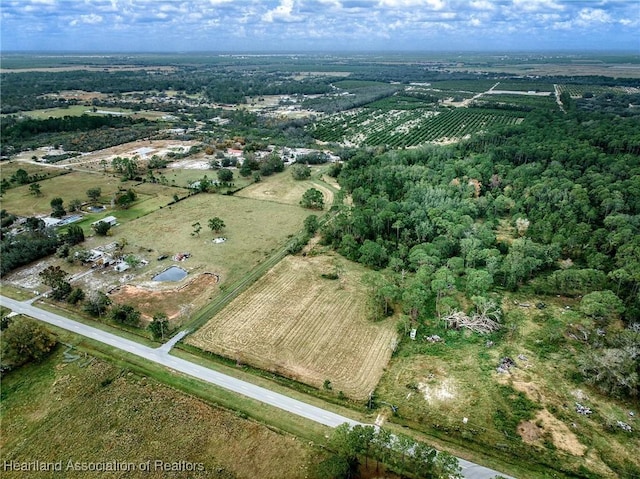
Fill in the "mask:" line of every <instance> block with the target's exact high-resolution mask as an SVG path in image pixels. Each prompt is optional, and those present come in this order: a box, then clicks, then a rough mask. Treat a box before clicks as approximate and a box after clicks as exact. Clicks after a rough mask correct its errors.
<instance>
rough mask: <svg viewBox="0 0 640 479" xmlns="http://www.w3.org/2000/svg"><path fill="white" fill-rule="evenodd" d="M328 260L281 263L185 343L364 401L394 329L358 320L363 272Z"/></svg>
mask: <svg viewBox="0 0 640 479" xmlns="http://www.w3.org/2000/svg"><path fill="white" fill-rule="evenodd" d="M335 261H338V260H337V259H336V258H335V257H332V256H315V257H309V256H308V257H302V256H295V257H293V256H287V257H286V258H285V259H283V260H282V261H281V262H280V263H279V264H278V265H276V266H275V267H274V268H273V269H271V270H270V271H269V272H268V273H267V274H266V275H265V276H263V277H262V279H261V280H260V281H258V282H257V283H256V284H254V285H253V286H251V287H250V288H249V289H248V290H247V291H245V292H244V293H243V294H242V295H240V296H239V297H238V298H236V299H235V300H234V301H233V302H232V303H231V304H229V306H227V307H226V308H225V309H224V310H223V311H222V312H221V313H219V314H218V315H217V316H215V317H214V318H213V319H211V320H210V321H209V322H208V323H207V324H205V325H204V326H203V327H202V328H201V329H200V330H199V331H197V332H196V333H195V334H194V335H192V336H190V337H189V339H188V340H187V342H189V343H190V344H192V345H194V346H196V347H199V348H201V349H204V350H207V351H212V352H214V353H216V354H220V355H222V356H226V357H229V358H232V359H237V360H238V361H240V362H246V363H248V364H251V365H253V366H257V367H260V368H263V369H266V370H270V371H274V372H277V373H279V374H282V375H284V376H287V377H291V378H293V379H296V380H298V381H301V382H305V383H308V384H311V385H313V386H316V387H322V385H323V382H324V381H325V380H327V379H328V380H329V381H331V384H332V386H333V390H334V391H343V392H344V393H345V394H346V395H347V396H349V397H352V398H354V399H364V398H366V397H367V396H368V394H369V393H370V392H371V391H373V389H375V387H376V384H377V383H378V380H379V379H380V377H381V375H382V373H383V369H384V368H385V366H386V364H387V362H388V361H389V358H390V357H391V353H392V350H391V347H392V343H394V342H395V338H396V333H395V322H394V321H393V320H391V319H389V320H385V321H382V322H377V323H373V322H371V321H368V320H367V319H366V305H365V302H366V293H365V288H364V286H363V284H362V282H361V277H362V274H363V273H364V272H365V269H364V268H362V267H361V266H358V265H356V264H353V263H347V262H346V260H339V261H341V262H342V263H344V264H346V267H345V268H344V270H345V271H344V273H342V274H341V277H340V279H339V280H328V279H324V278H322V277H321V274H322V273H326V272H331V271H333V268H334V267H335Z"/></svg>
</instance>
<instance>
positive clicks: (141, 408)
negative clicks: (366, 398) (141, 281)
mask: <svg viewBox="0 0 640 479" xmlns="http://www.w3.org/2000/svg"><path fill="white" fill-rule="evenodd" d="M64 349H65V347H64V346H60V347H59V348H58V351H57V352H56V353H54V354H53V356H52V357H51V358H50V359H48V360H46V361H45V362H44V363H42V364H39V365H28V366H25V367H23V368H22V369H20V370H19V371H16V372H14V373H11V374H9V375H7V376H5V377H3V380H2V403H0V419H1V423H2V435H1V439H0V446H1V447H0V451H1V453H0V460H1V461H2V462H3V464H6V462H5V461H20V462H23V461H24V462H27V461H34V460H35V459H37V460H39V461H41V462H55V461H62V462H63V469H62V471H63V472H55V471H51V472H46V471H40V472H37V473H34V472H32V473H28V472H19V471H16V472H10V471H7V470H6V469H5V471H4V472H3V477H5V478H24V477H31V476H33V475H34V474H36V475H37V477H41V478H52V479H53V478H58V477H71V476H78V477H80V476H81V477H83V478H85V477H87V478H94V477H96V478H97V477H127V478H166V477H174V478H187V477H188V478H200V477H201V478H205V477H206V478H214V479H215V478H218V479H229V478H232V477H237V478H247V479H252V478H255V477H260V478H273V479H276V478H281V477H287V478H289V477H291V478H304V477H307V475H308V471H307V464H308V463H309V460H310V458H312V457H315V455H316V454H317V451H316V450H314V449H313V448H312V447H311V446H309V445H308V443H307V442H304V441H301V440H298V439H296V438H294V437H292V436H289V435H285V434H280V433H278V432H275V431H273V430H271V429H269V428H268V427H266V426H263V425H261V424H259V423H257V422H254V421H251V420H247V419H242V418H241V417H239V416H238V415H237V414H236V413H234V412H231V411H226V410H222V409H219V408H216V407H213V406H211V405H209V404H206V403H204V402H203V401H201V400H199V399H196V398H194V397H192V396H188V395H186V394H182V393H180V392H178V391H176V390H175V389H173V388H169V387H166V386H164V385H161V384H159V383H157V382H156V381H154V380H151V379H148V378H145V377H140V376H138V375H135V374H133V373H131V372H127V371H126V370H123V369H121V368H119V367H117V366H114V365H112V364H110V363H107V362H105V361H102V360H97V359H92V358H90V357H89V358H87V357H86V356H83V355H82V353H77V352H76V351H72V352H71V353H72V354H78V355H80V356H81V357H80V359H77V360H76V361H74V362H65V359H64V357H63V351H64ZM248 451H250V452H248ZM69 460H71V461H73V462H84V463H90V462H93V463H105V462H111V461H118V462H124V463H135V464H136V465H137V464H139V463H143V462H146V461H148V460H151V470H150V471H148V472H147V471H141V470H128V471H120V472H111V473H110V472H95V471H88V472H87V471H84V472H75V473H74V472H67V473H66V474H65V472H64V471H65V468H66V466H67V461H69ZM156 460H158V461H162V462H167V463H172V462H179V461H186V462H191V463H202V464H203V465H204V469H205V470H204V471H202V472H198V471H195V472H189V471H183V472H166V471H162V470H161V469H157V470H156V469H155V468H154V461H156ZM30 474H31V476H30Z"/></svg>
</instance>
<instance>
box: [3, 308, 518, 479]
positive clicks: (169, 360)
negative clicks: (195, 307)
mask: <svg viewBox="0 0 640 479" xmlns="http://www.w3.org/2000/svg"><path fill="white" fill-rule="evenodd" d="M0 304H2V305H3V306H6V307H7V308H10V309H11V310H13V311H15V312H16V313H20V314H24V315H26V316H30V317H32V318H35V319H38V320H40V321H43V322H45V323H48V324H51V325H53V326H56V327H58V328H61V329H65V330H67V331H71V332H73V333H76V334H79V335H82V336H85V337H87V338H90V339H93V340H95V341H98V342H101V343H104V344H108V345H109V346H112V347H114V348H118V349H121V350H122V351H126V352H128V353H131V354H134V355H136V356H140V357H142V358H145V359H147V360H149V361H152V362H155V363H158V364H162V365H163V366H165V367H167V368H170V369H173V370H175V371H179V372H181V373H184V374H187V375H189V376H192V377H195V378H197V379H200V380H202V381H205V382H208V383H211V384H215V385H217V386H220V387H222V388H225V389H228V390H230V391H233V392H236V393H238V394H242V395H243V396H246V397H249V398H252V399H256V400H258V401H261V402H263V403H266V404H269V405H271V406H274V407H277V408H279V409H283V410H285V411H287V412H290V413H292V414H296V415H298V416H302V417H304V418H307V419H310V420H311V421H315V422H317V423H320V424H324V425H326V426H330V427H337V426H339V425H340V424H344V423H345V422H347V423H349V424H352V425H355V424H361V423H359V422H357V421H354V420H353V419H350V418H347V417H345V416H341V415H339V414H336V413H333V412H331V411H327V410H324V409H322V408H319V407H316V406H312V405H311V404H307V403H305V402H302V401H298V400H297V399H293V398H290V397H288V396H285V395H283V394H280V393H277V392H274V391H271V390H269V389H266V388H263V387H260V386H256V385H255V384H251V383H249V382H246V381H242V380H240V379H237V378H234V377H232V376H227V375H226V374H222V373H219V372H217V371H213V370H211V369H208V368H205V367H203V366H200V365H198V364H194V363H192V362H189V361H187V360H185V359H181V358H177V357H175V356H171V355H170V354H169V350H170V347H171V346H173V344H175V342H177V340H178V339H180V338H178V339H176V338H175V337H174V339H173V340H171V341H170V345H169V346H168V347H167V345H164V346H161V347H159V348H155V349H154V348H150V347H148V346H144V345H143V344H139V343H136V342H135V341H131V340H129V339H126V338H122V337H120V336H116V335H115V334H111V333H108V332H106V331H102V330H100V329H97V328H94V327H92V326H88V325H86V324H82V323H78V322H76V321H73V320H71V319H68V318H65V317H63V316H60V315H58V314H55V313H51V312H49V311H45V310H43V309H40V308H37V307H35V306H33V305H32V304H30V303H29V302H21V301H16V300H14V299H10V298H7V297H5V296H0ZM182 334H183V335H184V334H186V333H182ZM459 461H460V465H461V466H462V468H463V474H464V477H466V478H469V479H490V478H493V477H495V476H496V475H498V474H499V473H498V472H497V471H494V470H492V469H488V468H486V467H483V466H480V465H478V464H474V463H472V462H468V461H465V460H464V459H459ZM503 476H504V475H503ZM504 477H509V476H504Z"/></svg>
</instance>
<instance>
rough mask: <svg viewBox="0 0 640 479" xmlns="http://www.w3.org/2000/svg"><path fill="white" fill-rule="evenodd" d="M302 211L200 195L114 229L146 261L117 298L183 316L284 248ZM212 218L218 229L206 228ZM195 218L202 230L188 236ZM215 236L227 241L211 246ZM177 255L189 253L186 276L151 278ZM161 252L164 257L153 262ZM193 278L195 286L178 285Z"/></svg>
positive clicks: (299, 224)
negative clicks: (170, 279) (220, 221)
mask: <svg viewBox="0 0 640 479" xmlns="http://www.w3.org/2000/svg"><path fill="white" fill-rule="evenodd" d="M307 215H308V211H307V210H304V209H302V208H300V207H295V206H288V205H274V204H273V203H268V202H264V201H262V202H261V201H255V200H250V199H247V198H235V197H233V196H224V195H215V194H200V195H196V196H192V197H190V198H188V199H185V200H183V201H181V202H179V203H177V204H175V205H171V206H169V207H166V208H163V209H160V210H158V211H156V212H154V213H153V214H150V215H147V216H145V217H143V218H139V219H138V220H136V221H132V222H130V223H128V224H126V225H125V226H123V227H122V228H120V227H118V228H117V229H118V231H114V236H115V237H116V238H124V239H125V240H126V243H127V248H126V252H131V253H133V254H136V255H138V256H139V257H140V258H143V259H147V260H148V261H149V265H147V266H144V267H142V268H140V269H137V270H135V271H133V272H132V273H133V274H135V275H136V278H135V279H134V280H131V281H128V284H129V285H130V286H129V287H127V288H123V289H122V290H120V291H119V292H118V293H116V297H117V298H118V301H121V302H123V303H129V304H132V305H134V306H136V307H138V308H140V310H141V311H142V312H143V313H144V314H145V315H149V316H152V315H153V314H154V313H156V312H159V311H162V312H165V313H166V314H168V315H169V316H175V315H176V313H180V314H179V315H180V316H182V317H184V316H185V315H187V314H188V313H189V312H192V311H194V310H197V309H198V308H199V307H202V306H203V305H204V304H205V303H207V302H208V301H210V300H211V299H213V297H214V296H215V295H216V294H218V293H219V292H220V291H221V290H220V286H223V287H224V286H226V285H228V284H230V283H233V282H234V281H237V280H239V279H240V278H242V277H243V276H244V275H245V274H247V273H248V272H249V271H251V270H252V269H253V268H255V267H256V266H258V265H259V264H260V263H261V262H262V261H263V260H264V259H265V258H266V257H268V256H270V255H271V254H273V253H275V252H276V251H277V250H278V249H280V248H281V247H283V246H284V245H285V243H286V241H287V240H288V238H289V237H290V236H291V235H293V234H295V233H296V232H297V231H299V230H300V229H302V223H303V220H304V218H305V217H306V216H307ZM214 216H219V217H220V218H222V219H223V221H224V222H225V224H226V227H225V228H224V230H223V231H221V232H220V233H213V232H212V231H211V230H210V229H209V228H208V226H207V222H208V220H209V219H210V218H213V217H214ZM196 222H199V223H200V225H201V226H202V231H201V232H200V234H199V235H192V233H193V231H194V227H193V224H195V223H196ZM216 237H224V238H226V241H225V242H224V243H219V244H216V243H214V242H213V239H214V238H216ZM177 253H189V254H190V257H189V258H188V259H187V260H185V261H182V262H180V263H178V264H179V265H180V267H181V268H183V269H185V270H186V271H188V272H189V274H188V276H187V278H185V279H184V280H182V281H180V282H177V283H158V282H155V281H151V278H152V277H153V275H155V274H157V273H159V272H160V271H161V270H163V269H165V268H167V267H168V266H170V265H171V264H176V263H175V262H174V261H172V258H173V256H174V255H176V254H177ZM160 255H167V256H168V258H167V259H166V260H163V261H156V258H157V257H158V256H160ZM130 272H131V271H127V273H130ZM201 273H211V274H215V275H217V278H218V279H219V282H218V280H217V279H216V280H215V281H214V280H211V277H208V276H205V277H203V278H200V279H198V278H199V275H200V274H201ZM94 276H95V275H94ZM194 278H195V279H196V282H195V283H194V284H192V285H191V286H189V287H187V288H185V289H181V288H182V287H184V286H185V285H186V284H188V283H190V282H191V281H194ZM159 292H164V293H166V294H158V293H159Z"/></svg>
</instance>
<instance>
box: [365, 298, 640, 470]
mask: <svg viewBox="0 0 640 479" xmlns="http://www.w3.org/2000/svg"><path fill="white" fill-rule="evenodd" d="M539 300H540V298H539V297H533V296H532V297H527V296H523V295H507V296H505V298H504V300H503V302H502V308H503V310H504V311H505V313H506V320H505V322H506V326H505V328H506V329H509V331H510V332H508V333H505V334H506V335H507V337H508V341H505V342H504V343H503V345H500V346H495V347H491V346H488V345H487V338H486V337H483V336H480V335H473V334H469V333H468V332H464V331H454V330H448V331H447V330H443V329H442V328H438V327H436V326H435V325H433V327H421V328H419V329H418V337H417V339H416V341H403V342H402V344H401V346H400V348H399V351H398V353H397V355H396V356H395V357H394V358H393V359H392V360H391V361H390V363H389V366H388V367H387V372H386V373H385V374H384V376H383V377H382V379H381V381H380V384H379V386H378V389H377V390H376V392H377V393H378V394H379V397H380V398H381V399H382V400H384V401H386V402H388V403H391V404H395V405H397V406H398V407H399V411H400V414H401V415H402V421H403V423H405V424H408V425H410V426H411V427H412V428H415V429H424V428H425V427H426V428H429V429H431V430H432V431H433V432H435V434H438V433H441V434H442V435H443V437H444V436H445V435H446V437H447V438H448V440H454V439H455V438H458V440H459V441H460V442H461V444H465V443H468V440H470V439H472V440H473V442H474V443H476V444H479V445H480V446H479V447H480V448H481V449H482V450H484V451H489V450H490V449H492V448H495V449H498V450H502V451H509V453H510V455H511V457H513V458H517V457H522V458H523V459H525V460H526V458H528V457H530V456H531V454H535V455H536V457H537V458H538V461H539V462H541V463H546V464H551V465H554V464H555V465H557V464H562V467H563V468H564V469H565V470H574V471H575V470H578V469H579V468H580V467H581V466H582V465H588V468H589V469H590V470H592V471H595V472H596V473H597V474H598V477H611V478H614V477H624V476H621V475H618V473H619V472H620V470H621V469H620V467H621V465H622V464H626V465H627V467H628V469H627V470H628V471H632V470H634V469H633V467H635V468H638V467H640V463H639V461H638V457H636V456H637V455H634V453H633V451H637V450H639V449H640V438H639V436H638V434H637V433H636V432H635V431H636V430H637V428H638V422H637V420H636V418H635V417H632V416H630V415H629V414H628V412H629V411H628V410H627V409H625V407H624V405H623V404H624V403H622V402H618V401H616V400H613V399H611V398H608V397H606V396H604V395H602V394H601V393H599V392H598V391H597V390H595V389H594V388H592V387H590V386H588V385H586V384H584V383H583V382H582V381H575V382H574V381H573V380H572V379H571V375H572V374H573V372H572V371H570V370H568V364H569V361H564V360H563V357H564V355H572V354H576V351H575V348H576V347H580V346H579V345H578V344H577V342H573V341H571V342H566V343H565V339H564V338H562V336H560V338H558V336H557V334H558V331H559V330H560V329H563V328H564V327H565V326H566V325H567V324H570V323H579V322H580V314H579V313H577V312H575V311H574V310H575V309H576V301H575V300H573V299H569V298H563V297H560V298H555V297H554V298H545V299H544V301H545V302H546V304H547V307H546V309H544V310H538V309H537V308H535V307H522V306H519V304H525V305H526V304H529V305H533V304H535V303H536V301H539ZM514 302H515V303H517V304H514ZM434 333H437V334H439V335H441V336H442V338H443V342H439V343H430V342H428V341H426V340H425V339H424V338H425V337H426V336H429V335H431V334H434ZM554 338H555V339H554ZM553 341H562V343H564V346H563V347H558V345H557V344H555V343H553ZM505 356H508V357H510V358H512V359H513V360H514V361H515V363H516V367H513V368H511V369H510V371H509V372H508V373H506V374H499V373H497V372H496V367H497V365H498V364H499V363H500V361H501V358H503V357H505ZM519 394H522V395H523V396H524V398H525V399H520V398H519V397H518V395H519ZM527 401H530V403H529V405H528V404H527ZM576 402H577V403H580V404H583V405H585V406H588V407H590V408H591V409H592V410H593V411H594V414H593V415H591V416H584V415H581V414H578V413H577V412H576V411H575V403H576ZM531 404H533V405H535V406H531ZM538 406H539V409H538ZM525 417H528V419H524V418H525ZM463 418H467V422H465V423H463ZM616 421H623V422H626V423H629V424H630V425H632V428H633V431H634V432H633V433H628V432H624V431H622V430H621V429H620V428H619V427H617V426H615V424H616ZM554 467H555V466H554ZM636 470H637V469H636ZM518 477H523V478H534V477H540V476H539V475H538V472H534V471H530V473H529V474H523V475H522V476H520V475H519V476H518Z"/></svg>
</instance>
